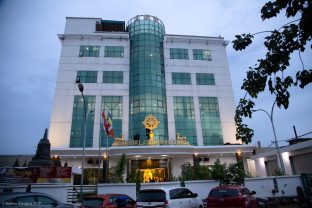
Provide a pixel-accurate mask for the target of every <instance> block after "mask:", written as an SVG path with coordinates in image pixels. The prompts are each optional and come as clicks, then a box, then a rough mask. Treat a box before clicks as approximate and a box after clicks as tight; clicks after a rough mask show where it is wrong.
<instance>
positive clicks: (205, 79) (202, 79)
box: [196, 73, 215, 85]
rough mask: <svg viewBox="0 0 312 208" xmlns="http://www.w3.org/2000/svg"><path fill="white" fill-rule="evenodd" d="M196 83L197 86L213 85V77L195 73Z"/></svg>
mask: <svg viewBox="0 0 312 208" xmlns="http://www.w3.org/2000/svg"><path fill="white" fill-rule="evenodd" d="M196 83H197V84H198V85H215V79H214V75H213V74H208V73H196Z"/></svg>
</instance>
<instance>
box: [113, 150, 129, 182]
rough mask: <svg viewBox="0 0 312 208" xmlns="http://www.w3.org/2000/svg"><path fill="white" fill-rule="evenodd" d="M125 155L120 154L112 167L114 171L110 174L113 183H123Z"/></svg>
mask: <svg viewBox="0 0 312 208" xmlns="http://www.w3.org/2000/svg"><path fill="white" fill-rule="evenodd" d="M126 162H127V160H126V155H125V154H122V156H121V158H120V160H119V161H118V163H117V165H116V167H115V168H114V172H113V174H112V182H113V183H123V182H124V179H123V177H124V174H125V169H126Z"/></svg>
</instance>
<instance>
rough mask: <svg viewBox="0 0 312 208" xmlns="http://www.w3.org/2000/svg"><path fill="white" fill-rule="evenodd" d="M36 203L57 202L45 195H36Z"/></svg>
mask: <svg viewBox="0 0 312 208" xmlns="http://www.w3.org/2000/svg"><path fill="white" fill-rule="evenodd" d="M37 200H38V203H39V204H40V205H52V204H57V202H56V201H55V200H53V199H51V198H49V197H46V196H37Z"/></svg>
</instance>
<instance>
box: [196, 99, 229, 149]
mask: <svg viewBox="0 0 312 208" xmlns="http://www.w3.org/2000/svg"><path fill="white" fill-rule="evenodd" d="M199 106H200V119H201V125H202V132H203V140H204V145H221V144H222V143H223V136H222V129H221V119H220V112H219V105H218V99H217V98H216V97H199Z"/></svg>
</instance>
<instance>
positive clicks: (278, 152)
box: [252, 100, 285, 174]
mask: <svg viewBox="0 0 312 208" xmlns="http://www.w3.org/2000/svg"><path fill="white" fill-rule="evenodd" d="M275 104H276V100H275V101H274V103H273V106H272V109H271V114H269V113H268V112H267V111H266V110H264V109H257V110H252V111H253V112H257V111H263V112H264V113H265V114H266V115H267V116H268V117H269V118H270V121H271V125H272V129H273V134H274V140H275V142H274V143H275V148H276V149H277V157H278V159H279V161H280V166H281V171H282V173H283V174H285V167H284V162H283V159H282V157H281V153H280V149H279V146H278V141H277V137H276V132H275V127H274V123H273V110H274V106H275Z"/></svg>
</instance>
